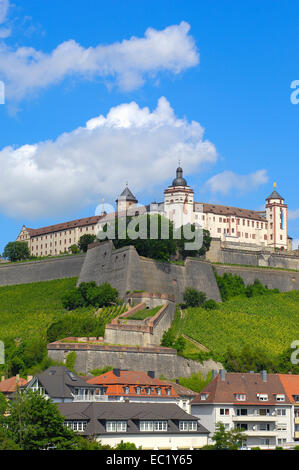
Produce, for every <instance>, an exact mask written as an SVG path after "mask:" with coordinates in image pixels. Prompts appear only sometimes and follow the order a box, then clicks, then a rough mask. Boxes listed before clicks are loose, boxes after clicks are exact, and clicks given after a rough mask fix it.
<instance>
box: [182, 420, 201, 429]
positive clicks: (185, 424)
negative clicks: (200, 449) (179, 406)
mask: <svg viewBox="0 0 299 470" xmlns="http://www.w3.org/2000/svg"><path fill="white" fill-rule="evenodd" d="M179 427H180V431H197V421H180V424H179Z"/></svg>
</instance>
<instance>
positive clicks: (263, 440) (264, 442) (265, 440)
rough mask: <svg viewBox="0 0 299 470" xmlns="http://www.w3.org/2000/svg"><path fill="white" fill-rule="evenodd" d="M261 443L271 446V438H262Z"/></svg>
mask: <svg viewBox="0 0 299 470" xmlns="http://www.w3.org/2000/svg"><path fill="white" fill-rule="evenodd" d="M261 445H262V446H269V445H270V439H261Z"/></svg>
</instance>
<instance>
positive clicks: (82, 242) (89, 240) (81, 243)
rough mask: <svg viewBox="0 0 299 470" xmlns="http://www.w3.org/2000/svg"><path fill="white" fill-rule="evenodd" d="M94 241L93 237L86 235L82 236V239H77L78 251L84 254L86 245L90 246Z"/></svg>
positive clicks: (94, 237)
mask: <svg viewBox="0 0 299 470" xmlns="http://www.w3.org/2000/svg"><path fill="white" fill-rule="evenodd" d="M95 239H96V236H95V235H90V234H88V233H87V234H85V235H82V237H80V238H79V242H78V247H79V249H80V250H81V251H83V252H84V253H86V252H87V248H88V245H90V243H93V242H94V241H95Z"/></svg>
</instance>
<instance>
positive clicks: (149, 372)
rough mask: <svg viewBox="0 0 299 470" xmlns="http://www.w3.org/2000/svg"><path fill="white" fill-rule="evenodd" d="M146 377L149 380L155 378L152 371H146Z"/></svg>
mask: <svg viewBox="0 0 299 470" xmlns="http://www.w3.org/2000/svg"><path fill="white" fill-rule="evenodd" d="M147 375H148V376H149V377H150V378H151V379H154V378H155V371H154V370H148V371H147Z"/></svg>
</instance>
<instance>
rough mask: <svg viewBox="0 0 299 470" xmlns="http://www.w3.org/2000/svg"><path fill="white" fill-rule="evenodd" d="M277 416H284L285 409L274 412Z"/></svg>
mask: <svg viewBox="0 0 299 470" xmlns="http://www.w3.org/2000/svg"><path fill="white" fill-rule="evenodd" d="M276 414H277V416H286V414H287V410H286V409H285V408H278V409H277V410H276Z"/></svg>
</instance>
